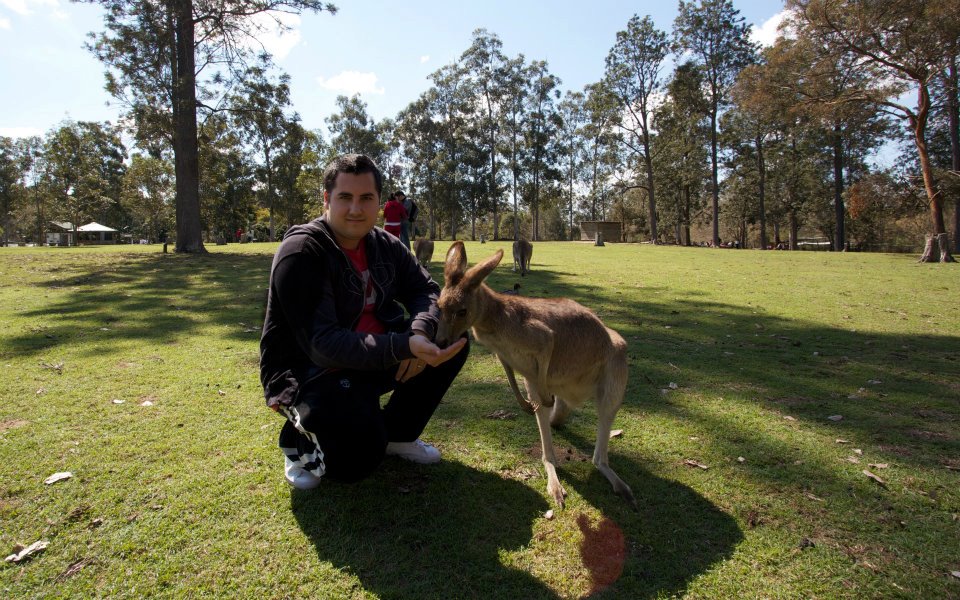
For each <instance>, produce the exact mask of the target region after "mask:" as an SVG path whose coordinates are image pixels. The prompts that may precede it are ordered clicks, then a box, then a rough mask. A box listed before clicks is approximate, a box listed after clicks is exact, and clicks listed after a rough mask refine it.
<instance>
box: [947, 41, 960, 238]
mask: <svg viewBox="0 0 960 600" xmlns="http://www.w3.org/2000/svg"><path fill="white" fill-rule="evenodd" d="M957 87H958V86H957V61H956V58H954V60H953V61H951V62H950V69H949V72H948V80H947V114H948V116H949V121H950V155H951V158H952V161H951V166H952V169H953V172H954V173H955V176H956V177H960V91H958V89H957ZM953 244H954V246H953V251H954V252H957V253H960V194H957V196H956V198H954V207H953Z"/></svg>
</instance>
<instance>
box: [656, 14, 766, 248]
mask: <svg viewBox="0 0 960 600" xmlns="http://www.w3.org/2000/svg"><path fill="white" fill-rule="evenodd" d="M674 37H675V40H676V44H677V46H678V48H680V49H683V50H686V51H689V52H690V53H691V54H693V56H694V57H695V59H696V61H697V63H698V64H699V66H700V68H701V69H703V73H704V80H705V83H706V90H707V100H708V103H709V104H708V113H707V116H708V117H709V118H710V161H711V166H712V169H713V170H712V173H711V184H712V185H711V190H710V191H711V194H712V196H713V207H712V208H713V243H714V244H715V245H716V244H718V243H719V241H720V234H719V231H720V225H719V217H720V182H719V172H718V165H719V162H718V160H719V157H718V153H719V149H718V144H717V134H718V129H717V126H718V125H719V117H720V113H721V112H722V111H723V110H724V109H725V108H726V106H727V104H728V103H729V91H730V86H731V85H733V82H734V81H735V80H736V77H737V74H738V73H739V72H740V70H741V69H743V68H744V67H745V66H747V65H748V64H750V63H751V62H752V61H753V58H754V54H755V48H754V46H753V44H752V43H751V42H750V35H749V29H748V27H747V25H746V23H745V22H744V19H743V17H741V16H740V11H738V10H736V9H734V8H733V2H731V0H701V1H700V4H699V6H698V5H695V4H694V3H693V2H684V1H683V0H681V2H680V14H679V15H678V16H677V18H676V21H675V23H674Z"/></svg>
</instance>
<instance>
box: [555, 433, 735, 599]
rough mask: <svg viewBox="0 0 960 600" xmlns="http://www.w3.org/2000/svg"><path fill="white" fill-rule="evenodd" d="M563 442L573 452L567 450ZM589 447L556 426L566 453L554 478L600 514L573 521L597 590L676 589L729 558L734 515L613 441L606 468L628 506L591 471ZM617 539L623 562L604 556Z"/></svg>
mask: <svg viewBox="0 0 960 600" xmlns="http://www.w3.org/2000/svg"><path fill="white" fill-rule="evenodd" d="M565 443H570V444H572V445H573V448H576V450H574V449H573V448H571V449H569V451H568V449H565V448H564V447H563V446H564V444H565ZM593 445H594V440H593V439H589V440H588V439H586V438H584V437H582V436H580V435H578V433H577V432H575V431H573V430H572V429H571V428H569V427H561V428H558V429H557V430H555V436H554V447H555V448H556V450H557V455H558V457H570V459H569V460H565V459H564V458H560V459H559V461H560V462H559V464H558V475H559V477H560V482H561V483H562V484H563V485H564V486H565V487H567V488H568V489H570V488H573V489H575V490H576V491H577V493H578V494H579V495H580V496H582V497H583V498H584V499H585V500H586V501H587V502H589V503H590V504H591V505H593V506H595V507H597V509H599V511H600V512H601V513H602V514H603V518H602V519H600V520H599V521H593V522H591V521H590V520H588V519H586V518H583V517H584V516H583V515H581V516H580V518H578V519H577V525H578V526H579V528H580V530H581V533H582V534H583V541H582V542H581V549H580V553H581V556H582V557H583V562H584V565H585V566H586V567H587V570H588V571H589V573H590V577H591V579H592V585H593V588H594V589H595V590H597V591H600V590H606V591H607V592H608V594H609V596H610V597H618V598H620V597H623V598H658V597H663V596H673V595H677V594H682V592H683V590H684V589H685V588H686V587H687V586H688V585H689V583H690V581H692V580H693V579H694V578H695V577H696V576H698V575H700V574H702V573H705V572H706V571H707V570H709V569H710V568H711V567H712V566H713V565H715V564H717V563H719V562H720V561H723V560H725V559H727V558H729V557H730V556H731V555H732V553H733V550H734V548H735V547H736V545H737V544H739V543H740V542H741V541H742V540H743V532H742V531H741V529H740V527H739V525H738V524H737V521H736V519H734V518H733V517H732V516H730V515H728V514H726V513H725V512H723V511H722V510H720V508H718V507H717V506H716V505H714V504H713V503H711V502H710V501H709V500H707V499H706V498H704V497H703V496H702V495H700V494H699V493H698V492H697V491H696V490H694V489H692V488H690V487H688V486H686V485H684V484H682V483H678V482H676V481H671V480H668V479H663V478H661V477H658V476H656V475H654V474H652V473H650V472H649V471H648V470H646V469H645V468H643V467H642V466H641V465H640V464H638V463H637V462H636V461H635V460H633V459H631V458H627V457H626V456H624V455H623V454H621V453H619V452H617V449H616V445H615V444H611V448H610V452H609V461H610V466H611V467H613V469H614V470H615V471H616V472H617V474H618V475H619V476H620V478H621V479H623V480H624V482H626V484H627V485H629V486H630V488H631V490H632V491H633V495H634V497H635V498H636V500H637V507H638V508H637V510H634V509H633V508H632V507H631V506H630V505H629V503H628V502H627V501H626V500H625V499H623V498H621V497H619V496H617V495H616V494H615V493H614V492H613V488H612V487H611V485H610V482H608V481H607V479H606V478H605V477H604V476H603V475H602V474H601V473H600V472H599V471H598V470H597V469H596V468H594V466H593V463H592V462H591V461H590V456H591V455H592V453H593ZM619 539H622V540H623V542H619ZM618 543H620V544H622V545H623V547H624V550H623V552H622V555H623V560H622V565H616V564H614V563H613V561H612V559H607V560H604V559H603V558H602V556H603V555H604V554H606V555H607V556H608V557H612V556H614V555H615V552H614V551H613V550H614V549H615V548H616V546H617V544H618ZM591 557H593V558H592V560H591ZM621 572H622V575H620V573H621ZM600 596H603V597H607V594H600Z"/></svg>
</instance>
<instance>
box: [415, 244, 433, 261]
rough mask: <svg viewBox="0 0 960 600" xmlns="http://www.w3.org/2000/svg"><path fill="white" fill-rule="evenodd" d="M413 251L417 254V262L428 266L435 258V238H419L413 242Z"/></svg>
mask: <svg viewBox="0 0 960 600" xmlns="http://www.w3.org/2000/svg"><path fill="white" fill-rule="evenodd" d="M413 252H414V254H416V255H417V262H419V263H420V264H421V265H423V266H425V267H426V266H428V265H429V264H430V260H431V259H432V258H433V240H428V239H425V238H417V240H416V241H415V242H413Z"/></svg>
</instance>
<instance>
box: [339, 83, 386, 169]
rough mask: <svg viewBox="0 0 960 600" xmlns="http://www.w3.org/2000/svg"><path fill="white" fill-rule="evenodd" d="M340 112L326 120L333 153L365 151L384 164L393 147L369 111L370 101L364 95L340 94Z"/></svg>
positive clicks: (379, 164) (362, 152) (381, 164)
mask: <svg viewBox="0 0 960 600" xmlns="http://www.w3.org/2000/svg"><path fill="white" fill-rule="evenodd" d="M337 108H338V109H339V112H336V113H334V114H332V115H330V116H329V117H327V118H326V119H325V121H326V123H327V129H328V130H329V131H330V156H329V157H328V158H329V159H331V160H332V159H333V158H334V157H336V156H339V155H341V154H349V153H352V152H355V153H357V154H365V155H366V156H369V157H370V158H372V159H373V162H375V163H376V164H377V165H378V166H380V167H383V166H384V162H385V159H386V157H387V155H388V154H389V152H390V147H389V145H388V144H387V143H386V140H384V135H383V128H382V126H380V125H379V124H378V123H377V122H376V121H375V120H374V119H373V118H372V117H371V116H370V115H369V114H367V103H366V102H364V101H363V100H361V99H360V96H352V97H350V98H348V97H347V96H337Z"/></svg>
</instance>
